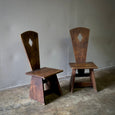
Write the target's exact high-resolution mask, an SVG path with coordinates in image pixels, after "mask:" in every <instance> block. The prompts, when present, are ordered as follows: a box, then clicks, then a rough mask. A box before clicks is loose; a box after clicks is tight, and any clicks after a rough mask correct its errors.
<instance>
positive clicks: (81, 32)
mask: <svg viewBox="0 0 115 115" xmlns="http://www.w3.org/2000/svg"><path fill="white" fill-rule="evenodd" d="M89 31H90V30H89V29H88V28H84V27H78V28H74V29H71V30H70V35H71V40H72V45H73V51H74V56H75V60H76V62H75V63H70V67H71V68H72V75H71V79H70V91H71V92H73V90H74V87H75V83H74V82H75V77H82V76H83V77H84V76H89V77H90V80H91V82H88V83H86V82H79V83H78V82H77V84H76V85H77V87H82V86H83V87H84V86H93V88H94V90H95V91H97V88H96V82H95V76H94V70H93V69H97V68H98V67H97V66H96V65H95V64H94V63H93V62H86V56H87V47H88V40H89ZM85 69H89V70H90V73H85V71H84V70H85ZM76 70H77V71H78V74H76Z"/></svg>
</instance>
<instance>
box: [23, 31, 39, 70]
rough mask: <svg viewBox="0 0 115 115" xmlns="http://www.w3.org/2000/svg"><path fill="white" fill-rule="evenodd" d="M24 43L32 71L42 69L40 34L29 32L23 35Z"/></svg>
mask: <svg viewBox="0 0 115 115" xmlns="http://www.w3.org/2000/svg"><path fill="white" fill-rule="evenodd" d="M21 38H22V42H23V45H24V48H25V50H26V53H27V57H28V59H29V63H30V66H31V69H32V70H36V69H40V57H39V45H38V34H37V33H36V32H33V31H27V32H24V33H22V34H21Z"/></svg>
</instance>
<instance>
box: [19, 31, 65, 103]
mask: <svg viewBox="0 0 115 115" xmlns="http://www.w3.org/2000/svg"><path fill="white" fill-rule="evenodd" d="M21 38H22V42H23V45H24V48H25V51H26V54H27V57H28V60H29V63H30V66H31V70H32V71H30V72H27V73H26V74H27V75H30V76H32V78H31V86H30V98H31V99H34V100H37V101H39V102H41V103H43V104H46V100H45V96H46V95H47V94H50V93H52V92H53V93H56V94H57V95H59V96H60V95H61V94H62V92H61V88H60V85H59V82H58V79H57V75H56V74H57V73H60V72H62V71H63V70H58V69H53V68H48V67H44V68H40V57H39V44H38V34H37V33H36V32H34V31H26V32H24V33H22V34H21ZM45 86H46V87H45ZM45 89H46V90H45Z"/></svg>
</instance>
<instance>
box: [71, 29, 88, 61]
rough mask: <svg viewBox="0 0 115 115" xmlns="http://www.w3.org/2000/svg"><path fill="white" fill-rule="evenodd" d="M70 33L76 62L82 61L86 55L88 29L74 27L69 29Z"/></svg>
mask: <svg viewBox="0 0 115 115" xmlns="http://www.w3.org/2000/svg"><path fill="white" fill-rule="evenodd" d="M70 35H71V39H72V45H73V50H74V55H75V60H76V63H84V62H85V61H86V55H87V46H88V39H89V29H88V28H83V27H79V28H74V29H71V30H70Z"/></svg>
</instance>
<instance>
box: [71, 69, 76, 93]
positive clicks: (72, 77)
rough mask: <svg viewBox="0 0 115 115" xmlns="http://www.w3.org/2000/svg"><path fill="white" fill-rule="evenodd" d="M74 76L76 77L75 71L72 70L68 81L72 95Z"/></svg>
mask: <svg viewBox="0 0 115 115" xmlns="http://www.w3.org/2000/svg"><path fill="white" fill-rule="evenodd" d="M75 75H76V69H72V75H71V79H70V91H71V93H73V90H74V83H75Z"/></svg>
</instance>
